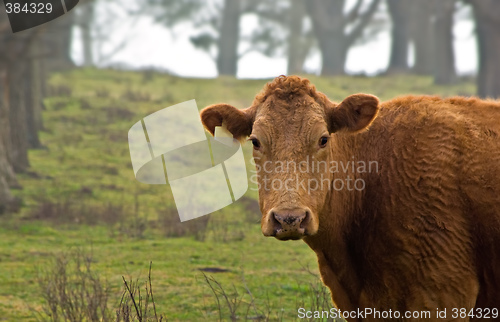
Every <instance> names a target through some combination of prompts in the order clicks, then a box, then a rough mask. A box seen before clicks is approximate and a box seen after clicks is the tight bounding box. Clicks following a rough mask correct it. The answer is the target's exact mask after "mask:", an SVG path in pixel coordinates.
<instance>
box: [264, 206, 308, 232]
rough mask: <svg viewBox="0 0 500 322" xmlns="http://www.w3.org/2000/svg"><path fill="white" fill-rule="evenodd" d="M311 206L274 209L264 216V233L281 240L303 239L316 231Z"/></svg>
mask: <svg viewBox="0 0 500 322" xmlns="http://www.w3.org/2000/svg"><path fill="white" fill-rule="evenodd" d="M312 223H313V219H312V215H311V211H310V210H309V208H295V209H272V210H271V211H269V212H268V214H267V215H266V218H264V221H263V223H262V233H263V234H264V236H274V237H276V238H277V239H280V240H289V239H293V240H296V239H301V238H303V237H305V236H307V235H310V234H312V233H315V232H316V230H317V229H314V227H312V226H313V225H312Z"/></svg>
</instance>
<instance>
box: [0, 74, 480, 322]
mask: <svg viewBox="0 0 500 322" xmlns="http://www.w3.org/2000/svg"><path fill="white" fill-rule="evenodd" d="M310 79H311V81H312V82H313V83H314V84H315V85H316V87H317V88H318V89H319V90H320V91H322V92H324V93H326V94H327V95H328V96H329V97H330V98H331V99H333V100H336V101H340V100H342V99H343V98H344V97H346V96H348V95H350V94H353V93H358V92H366V93H371V94H374V95H377V96H379V97H380V98H381V99H383V100H384V99H389V98H391V97H393V96H396V95H401V94H405V93H412V94H438V95H444V96H450V95H456V94H461V95H471V94H473V93H474V92H475V87H474V85H473V84H472V83H467V82H464V83H460V84H457V85H453V86H439V87H438V86H434V85H433V84H432V79H431V78H429V77H417V76H397V77H376V78H363V77H335V78H320V77H310ZM266 81H268V80H235V79H233V78H219V79H184V78H178V77H174V76H170V75H165V74H147V73H145V72H121V71H113V70H94V69H80V70H74V71H71V72H68V73H63V74H55V75H53V76H52V78H51V80H50V86H51V90H50V93H51V96H49V97H47V98H46V99H45V106H46V110H45V111H44V112H43V119H44V126H45V130H44V131H42V132H41V133H40V137H41V141H42V143H43V144H44V146H45V147H46V149H40V150H32V151H30V152H29V158H30V162H31V169H30V172H28V173H25V174H20V175H19V180H20V182H21V184H22V186H23V190H18V191H15V193H16V194H17V195H19V196H20V197H22V199H23V203H24V205H23V208H22V211H21V212H20V213H19V214H15V215H9V216H3V217H1V218H0V236H1V238H0V321H19V320H35V316H34V314H33V310H37V311H40V310H41V308H42V306H43V305H44V301H43V299H42V297H41V290H40V288H39V286H38V283H37V274H39V272H40V271H42V272H43V271H46V270H47V269H48V268H49V267H50V266H51V265H52V264H51V263H52V261H53V257H54V254H58V253H61V252H67V251H68V250H70V249H76V248H81V247H83V248H84V249H86V250H87V251H89V252H90V251H91V252H92V254H93V258H94V261H95V262H94V269H95V270H96V272H97V273H98V274H99V276H100V277H101V278H102V279H104V280H106V281H107V283H108V285H109V287H110V289H111V291H112V295H111V297H110V298H111V301H110V306H112V307H113V308H117V307H118V304H119V301H120V297H121V294H122V293H121V292H122V284H123V282H122V276H125V277H126V278H132V279H135V278H139V280H140V281H145V280H146V279H147V273H148V268H149V262H150V261H152V262H153V270H152V278H153V289H154V293H155V301H156V307H157V310H158V311H159V312H160V313H163V314H164V315H166V316H167V317H168V318H169V319H170V320H189V321H198V320H201V319H206V320H210V321H211V320H217V319H218V317H219V313H218V309H217V305H216V302H215V297H214V296H213V294H212V292H211V290H210V288H209V286H208V285H207V283H206V282H205V279H204V277H203V274H202V272H201V271H200V270H199V269H200V268H205V267H218V268H223V269H227V270H229V271H228V272H225V273H209V274H208V275H211V276H213V277H214V278H216V279H217V281H218V282H220V283H221V284H222V286H223V287H224V289H225V290H227V291H228V292H229V293H231V292H232V290H233V285H234V286H235V287H236V290H237V291H238V293H239V294H240V295H241V296H242V297H243V299H244V302H243V304H241V308H242V309H241V312H239V314H240V315H242V316H244V314H245V310H246V307H247V306H248V303H249V301H250V297H249V295H248V294H246V290H245V283H246V286H247V287H248V289H249V290H250V291H251V292H252V295H253V297H254V298H255V306H256V307H257V308H258V310H261V311H266V310H267V311H270V312H271V313H270V317H271V319H274V320H276V319H279V317H282V318H283V319H284V320H290V319H296V317H297V309H298V307H299V305H303V304H301V303H303V302H307V303H308V301H309V299H308V298H307V297H308V295H307V293H308V292H309V291H311V286H310V284H314V283H317V282H318V279H317V277H315V276H313V275H312V274H311V273H310V271H312V272H314V273H316V274H317V273H318V270H317V264H316V258H315V255H314V253H313V252H312V251H311V250H310V249H308V247H307V246H306V245H305V244H304V243H302V242H279V241H277V240H275V239H270V238H264V237H262V234H261V232H260V224H259V217H260V214H258V213H257V211H256V209H255V207H254V208H252V207H250V208H248V207H246V206H245V204H244V203H243V202H237V203H235V204H233V205H230V206H228V207H226V208H225V209H223V210H221V211H218V212H216V213H214V214H212V215H211V216H210V221H209V223H208V228H207V233H206V235H205V236H204V238H203V236H201V237H200V236H183V237H177V238H172V237H166V236H165V234H166V232H165V227H163V226H164V224H163V225H162V223H164V222H162V221H161V218H162V214H163V213H165V212H166V211H168V210H169V209H170V210H172V209H173V207H174V201H173V197H172V193H171V191H170V190H169V188H168V186H161V185H145V184H141V183H139V182H137V181H136V180H135V178H134V175H133V171H132V167H131V162H130V155H129V151H128V143H127V132H128V129H129V128H130V127H131V126H132V125H133V124H134V123H135V122H137V121H138V120H140V119H141V118H143V117H144V116H146V115H148V114H151V113H153V112H155V111H157V110H159V109H161V108H164V107H167V106H169V105H173V104H177V103H180V102H183V101H187V100H191V99H193V98H194V99H196V101H197V104H198V108H200V109H201V108H203V107H204V106H206V105H209V104H213V103H217V102H226V103H230V104H233V105H235V106H237V107H240V108H243V107H247V106H249V105H250V104H251V102H252V100H253V97H254V96H255V94H256V93H257V92H258V91H259V90H260V89H261V88H262V86H263V85H264V84H265V82H266ZM244 153H245V157H246V159H247V160H249V158H250V157H251V149H250V146H249V144H246V145H245V146H244ZM253 188H255V187H253ZM254 190H255V189H252V190H249V191H248V192H247V195H246V198H247V199H246V200H247V201H248V200H250V202H251V201H252V200H255V199H256V196H257V194H256V192H255V191H254ZM44 207H45V208H44ZM47 207H48V208H47ZM50 207H52V208H50ZM54 207H56V208H54ZM57 207H58V208H57ZM54 209H58V210H54ZM50 213H56V214H57V216H55V217H51V218H48V217H47V214H50ZM174 215H175V213H174ZM44 216H45V217H47V218H45V219H34V217H36V218H41V217H44ZM49 217H50V216H49ZM309 270H310V271H309ZM243 277H244V281H245V283H243ZM307 303H306V304H305V305H309V304H307ZM30 308H31V309H30ZM224 314H225V315H224V319H228V316H227V312H226V311H224ZM252 314H253V313H252ZM252 314H249V315H252Z"/></svg>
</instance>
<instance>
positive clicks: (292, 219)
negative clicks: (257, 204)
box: [273, 211, 307, 226]
mask: <svg viewBox="0 0 500 322" xmlns="http://www.w3.org/2000/svg"><path fill="white" fill-rule="evenodd" d="M273 216H274V219H276V221H278V223H280V224H281V225H282V226H294V225H298V224H300V223H301V222H302V221H303V220H304V219H305V218H306V216H307V212H300V213H299V214H293V213H291V212H288V211H287V212H285V213H278V212H273Z"/></svg>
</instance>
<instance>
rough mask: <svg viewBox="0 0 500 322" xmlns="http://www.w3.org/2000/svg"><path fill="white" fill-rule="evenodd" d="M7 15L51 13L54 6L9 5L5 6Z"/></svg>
mask: <svg viewBox="0 0 500 322" xmlns="http://www.w3.org/2000/svg"><path fill="white" fill-rule="evenodd" d="M5 10H6V11H7V13H9V14H10V13H51V12H52V4H51V3H50V2H49V3H43V2H39V3H35V2H33V3H24V4H22V3H9V2H7V3H6V4H5Z"/></svg>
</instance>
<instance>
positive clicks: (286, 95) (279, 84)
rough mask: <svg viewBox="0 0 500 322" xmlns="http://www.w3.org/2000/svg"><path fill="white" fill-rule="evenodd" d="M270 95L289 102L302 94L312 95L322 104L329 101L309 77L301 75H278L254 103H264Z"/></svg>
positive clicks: (258, 95)
mask: <svg viewBox="0 0 500 322" xmlns="http://www.w3.org/2000/svg"><path fill="white" fill-rule="evenodd" d="M270 96H274V97H276V98H278V99H280V100H285V101H288V102H289V101H291V100H292V99H294V98H295V97H300V96H310V97H312V98H313V99H314V100H315V101H317V102H318V103H320V104H322V103H325V100H326V101H328V98H327V97H326V96H325V94H323V93H321V92H318V91H316V87H315V86H314V85H313V84H311V82H310V81H309V80H308V79H307V78H301V77H299V76H285V75H281V76H278V77H276V78H275V79H274V80H273V81H272V82H269V83H267V84H266V85H265V86H264V88H263V89H262V91H261V92H260V93H259V94H257V96H256V97H255V99H254V102H253V105H258V104H262V103H263V102H264V101H265V100H266V99H267V98H268V97H270Z"/></svg>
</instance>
